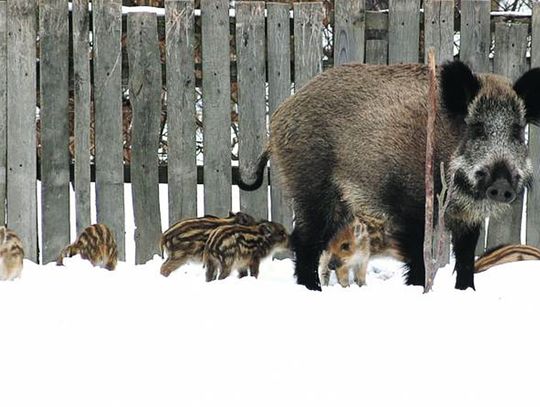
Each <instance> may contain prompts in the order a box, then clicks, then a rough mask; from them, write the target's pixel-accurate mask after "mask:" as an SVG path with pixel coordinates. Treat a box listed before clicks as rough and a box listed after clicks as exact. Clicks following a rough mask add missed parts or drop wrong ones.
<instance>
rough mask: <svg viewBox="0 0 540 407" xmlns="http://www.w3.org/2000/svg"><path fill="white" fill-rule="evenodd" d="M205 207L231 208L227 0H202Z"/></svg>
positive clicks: (210, 209) (219, 211) (216, 210)
mask: <svg viewBox="0 0 540 407" xmlns="http://www.w3.org/2000/svg"><path fill="white" fill-rule="evenodd" d="M201 20H202V53H203V62H202V75H203V80H202V83H203V137H204V139H203V140H204V141H203V148H204V210H205V212H206V213H208V214H213V215H217V216H224V215H226V214H227V212H228V211H229V210H230V208H231V204H232V202H231V201H232V193H231V99H230V98H231V85H230V67H229V62H230V56H229V2H228V0H201Z"/></svg>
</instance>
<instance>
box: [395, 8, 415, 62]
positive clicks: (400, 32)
mask: <svg viewBox="0 0 540 407" xmlns="http://www.w3.org/2000/svg"><path fill="white" fill-rule="evenodd" d="M388 14H389V16H388V61H389V63H391V64H397V63H401V62H415V63H417V62H419V48H420V0H390V3H389V10H388Z"/></svg>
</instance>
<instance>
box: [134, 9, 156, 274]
mask: <svg viewBox="0 0 540 407" xmlns="http://www.w3.org/2000/svg"><path fill="white" fill-rule="evenodd" d="M127 29H128V30H127V35H128V36H127V40H128V59H129V97H130V102H131V107H132V109H133V121H132V126H133V127H132V140H131V171H132V180H131V183H132V184H131V185H132V186H131V188H132V198H133V214H134V218H135V264H144V263H146V262H147V261H148V260H151V259H152V257H153V255H154V254H159V253H160V249H159V239H160V236H161V217H160V211H159V188H158V187H159V180H158V158H157V151H158V147H159V134H160V112H161V67H160V62H159V42H158V34H157V19H156V15H155V13H147V12H139V13H131V14H129V15H128V21H127Z"/></svg>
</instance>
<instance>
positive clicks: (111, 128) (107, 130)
mask: <svg viewBox="0 0 540 407" xmlns="http://www.w3.org/2000/svg"><path fill="white" fill-rule="evenodd" d="M92 7H93V8H92V16H93V28H94V106H95V109H94V110H95V137H96V158H95V161H96V209H97V221H98V222H100V223H105V224H106V225H107V226H109V227H110V228H111V229H112V231H113V233H114V235H115V239H116V243H117V245H118V254H119V259H120V260H124V259H125V226H124V182H123V181H124V178H123V171H124V170H123V145H122V144H123V140H122V86H121V85H122V78H121V68H122V51H121V47H120V45H121V32H122V3H121V1H120V0H94V1H93V2H92Z"/></svg>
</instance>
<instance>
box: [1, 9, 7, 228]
mask: <svg viewBox="0 0 540 407" xmlns="http://www.w3.org/2000/svg"><path fill="white" fill-rule="evenodd" d="M6 166H7V2H6V1H5V0H0V225H5V223H6V188H7V182H6V181H7V179H6V172H7V171H6Z"/></svg>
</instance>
